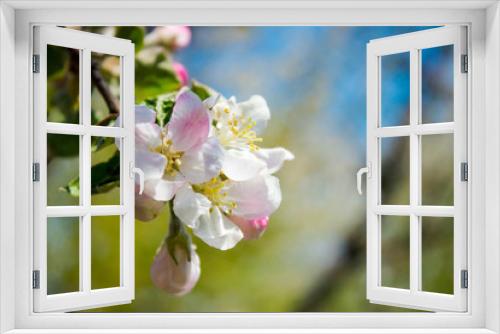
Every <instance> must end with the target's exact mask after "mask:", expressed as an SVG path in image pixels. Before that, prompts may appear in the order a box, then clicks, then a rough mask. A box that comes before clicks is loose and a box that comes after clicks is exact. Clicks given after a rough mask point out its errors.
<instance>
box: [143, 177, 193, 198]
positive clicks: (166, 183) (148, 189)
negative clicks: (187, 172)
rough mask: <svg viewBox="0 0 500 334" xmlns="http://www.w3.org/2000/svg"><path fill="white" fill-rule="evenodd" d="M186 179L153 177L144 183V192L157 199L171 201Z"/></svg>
mask: <svg viewBox="0 0 500 334" xmlns="http://www.w3.org/2000/svg"><path fill="white" fill-rule="evenodd" d="M185 182H186V181H185V180H183V179H178V180H165V179H153V180H148V181H146V182H145V183H144V193H145V194H146V195H148V196H150V197H151V198H152V199H154V200H155V201H170V200H171V199H172V198H173V197H174V195H175V193H176V192H177V190H178V189H179V188H180V187H182V185H183V184H184V183H185Z"/></svg>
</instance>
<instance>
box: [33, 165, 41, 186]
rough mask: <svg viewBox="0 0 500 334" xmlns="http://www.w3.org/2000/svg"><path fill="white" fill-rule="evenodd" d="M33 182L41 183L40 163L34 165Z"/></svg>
mask: <svg viewBox="0 0 500 334" xmlns="http://www.w3.org/2000/svg"><path fill="white" fill-rule="evenodd" d="M32 172H33V182H38V181H40V164H39V163H38V162H35V163H33V171H32Z"/></svg>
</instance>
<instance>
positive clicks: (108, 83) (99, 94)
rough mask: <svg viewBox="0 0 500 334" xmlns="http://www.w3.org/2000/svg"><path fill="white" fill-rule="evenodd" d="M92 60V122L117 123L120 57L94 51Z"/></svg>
mask: <svg viewBox="0 0 500 334" xmlns="http://www.w3.org/2000/svg"><path fill="white" fill-rule="evenodd" d="M91 62H92V86H91V87H92V88H91V108H92V117H91V123H92V125H102V126H109V125H115V121H116V119H117V116H118V115H119V114H120V71H121V65H120V57H118V56H112V55H105V54H102V53H96V52H92V55H91ZM116 125H117V124H116Z"/></svg>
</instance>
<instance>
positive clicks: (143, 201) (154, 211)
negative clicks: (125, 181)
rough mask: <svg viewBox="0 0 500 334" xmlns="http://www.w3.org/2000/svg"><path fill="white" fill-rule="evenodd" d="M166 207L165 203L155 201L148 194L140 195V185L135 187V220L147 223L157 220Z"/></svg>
mask: <svg viewBox="0 0 500 334" xmlns="http://www.w3.org/2000/svg"><path fill="white" fill-rule="evenodd" d="M164 206H165V202H160V201H155V200H154V199H152V198H151V197H149V196H148V195H146V194H142V195H139V185H137V184H136V186H135V218H136V219H139V220H140V221H143V222H147V221H150V220H153V219H155V218H156V217H158V215H159V214H160V212H161V210H162V209H163V207H164Z"/></svg>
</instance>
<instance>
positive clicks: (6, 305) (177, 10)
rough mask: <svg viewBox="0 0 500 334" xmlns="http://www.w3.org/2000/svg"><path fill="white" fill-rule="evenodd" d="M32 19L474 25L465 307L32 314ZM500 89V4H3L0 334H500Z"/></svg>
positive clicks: (418, 0)
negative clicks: (427, 310)
mask: <svg viewBox="0 0 500 334" xmlns="http://www.w3.org/2000/svg"><path fill="white" fill-rule="evenodd" d="M122 6H123V7H127V8H121V7H122ZM68 7H71V8H68ZM47 8H50V9H47ZM138 8H140V9H138ZM35 24H60V25H80V24H83V25H162V24H191V25H442V24H467V25H468V26H469V28H470V32H471V34H470V38H469V49H470V60H471V64H470V75H471V77H470V78H471V79H470V80H471V88H470V89H469V90H468V96H469V99H468V100H469V110H470V111H471V112H470V113H469V115H468V133H469V134H470V135H469V138H468V144H467V146H468V151H469V164H470V182H469V189H468V195H469V198H470V201H469V204H468V220H469V221H470V222H471V224H469V230H468V241H467V242H468V246H469V247H468V258H469V259H470V260H471V264H470V266H469V270H470V276H469V289H468V294H469V298H468V311H467V312H466V313H434V314H420V313H409V314H406V313H404V314H394V313H382V314H373V313H349V314H345V313H311V314H296V313H284V314H224V313H222V314H175V313H173V314H65V313H51V314H34V313H33V312H32V311H31V310H32V300H33V299H32V291H33V290H32V289H31V260H30V259H31V257H30V254H31V253H30V252H31V251H32V248H31V247H32V246H31V245H32V239H31V236H32V221H33V210H32V208H31V207H30V204H29V203H28V202H27V198H29V197H30V196H31V195H30V194H32V182H31V163H32V147H31V144H30V143H31V139H32V131H33V124H32V121H31V119H32V118H31V115H32V100H31V98H30V96H31V94H32V92H31V88H30V87H31V85H30V80H31V73H30V65H31V59H30V55H31V53H32V50H31V31H32V26H33V25H35ZM12 64H15V67H14V66H12ZM486 69H487V70H486ZM499 91H500V9H499V7H498V3H497V1H490V0H477V1H473V0H468V1H460V0H456V1H449V0H448V1H446V0H433V1H426V0H405V1H377V2H374V1H362V0H360V1H340V0H332V1H328V2H326V1H322V0H317V1H306V0H297V1H291V2H283V1H279V0H267V1H258V0H257V1H253V2H252V1H246V0H242V1H238V2H226V1H211V2H204V1H203V2H202V1H197V0H184V1H172V2H164V1H156V0H148V1H136V0H130V1H127V2H121V1H120V2H116V1H109V0H101V1H90V0H89V1H85V0H79V1H71V2H69V1H64V2H61V1H44V0H41V1H29V0H5V1H2V2H0V108H1V112H0V161H1V164H0V185H1V187H0V333H12V334H24V333H26V334H27V333H32V334H33V333H49V332H50V333H54V332H59V333H63V332H64V333H121V332H123V330H124V329H127V333H146V332H149V333H151V332H153V329H157V330H155V331H154V332H155V333H174V332H181V330H180V329H189V328H191V330H190V331H189V333H196V332H200V333H221V332H225V333H229V332H231V333H233V332H235V333H269V332H272V333H285V332H293V333H346V332H349V333H354V332H356V333H388V332H391V333H500V261H499V258H500V227H499V226H498V221H500V206H499V205H498V203H500V177H499V175H498V174H499V173H498V172H499V170H500V150H499V146H500V116H499V113H498V110H500V94H499V93H498V92H499ZM13 124H15V126H13ZM13 142H14V143H15V147H14V145H13ZM486 180H487V182H486ZM12 189H14V190H15V191H14V196H13V195H12V194H13V192H12ZM13 254H15V256H12V255H13ZM486 291H487V293H485V292H486ZM224 328H225V329H224ZM56 329H59V330H56ZM113 329H114V330H113ZM184 332H187V331H184Z"/></svg>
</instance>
